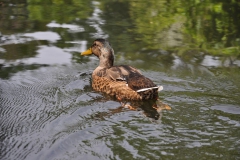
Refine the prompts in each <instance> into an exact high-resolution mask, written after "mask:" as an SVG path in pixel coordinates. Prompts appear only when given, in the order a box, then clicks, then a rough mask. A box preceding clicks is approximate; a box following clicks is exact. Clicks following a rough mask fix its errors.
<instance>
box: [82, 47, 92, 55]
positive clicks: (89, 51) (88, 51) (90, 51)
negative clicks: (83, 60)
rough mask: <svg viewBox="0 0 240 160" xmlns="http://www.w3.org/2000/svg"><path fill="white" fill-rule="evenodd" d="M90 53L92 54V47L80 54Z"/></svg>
mask: <svg viewBox="0 0 240 160" xmlns="http://www.w3.org/2000/svg"><path fill="white" fill-rule="evenodd" d="M90 54H92V49H91V48H89V49H88V50H86V51H84V52H82V53H81V55H82V56H86V55H90Z"/></svg>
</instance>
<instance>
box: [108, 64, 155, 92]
mask: <svg viewBox="0 0 240 160" xmlns="http://www.w3.org/2000/svg"><path fill="white" fill-rule="evenodd" d="M106 76H107V77H108V78H110V79H112V80H114V81H126V84H127V85H128V87H130V88H131V89H133V90H135V91H137V90H140V89H144V88H152V87H156V85H155V84H154V83H153V82H152V81H151V80H150V79H149V78H147V77H145V76H143V75H142V74H141V72H140V71H138V70H137V69H136V68H134V67H131V66H127V65H120V66H113V67H111V68H109V69H107V70H106Z"/></svg>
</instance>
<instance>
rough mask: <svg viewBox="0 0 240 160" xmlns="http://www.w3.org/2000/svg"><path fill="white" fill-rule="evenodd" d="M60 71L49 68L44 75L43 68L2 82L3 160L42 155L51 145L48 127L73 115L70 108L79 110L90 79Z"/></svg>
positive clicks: (0, 113)
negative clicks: (39, 153)
mask: <svg viewBox="0 0 240 160" xmlns="http://www.w3.org/2000/svg"><path fill="white" fill-rule="evenodd" d="M51 69H52V70H51ZM57 71H58V72H56V69H55V68H50V69H49V70H48V72H45V69H44V68H43V69H40V70H38V71H37V72H36V71H25V72H23V73H21V72H20V73H18V74H16V75H15V76H13V77H12V78H11V79H9V80H1V83H0V88H1V89H0V93H1V94H0V104H1V112H0V116H1V119H0V123H1V130H3V131H4V133H3V135H1V142H2V143H3V144H5V145H4V148H3V149H2V150H1V157H11V158H12V159H16V158H19V159H25V158H26V156H27V155H28V154H30V153H32V152H35V153H36V152H38V151H40V150H41V149H42V148H44V147H45V144H46V142H47V141H48V136H44V135H47V133H48V132H49V131H48V130H46V128H47V129H49V128H48V127H47V125H48V124H49V123H51V122H52V121H53V120H55V119H58V117H59V115H60V114H66V113H68V112H71V110H70V109H69V108H71V107H72V108H74V107H75V108H77V106H76V104H75V100H76V97H78V96H79V95H81V92H82V90H84V89H85V88H88V86H87V85H89V78H86V79H85V78H84V77H76V76H75V75H69V74H68V76H65V75H67V74H65V73H66V72H65V71H64V70H63V69H62V70H61V69H59V68H58V70H57ZM61 72H62V73H61ZM68 73H69V72H68ZM75 73H77V72H75ZM61 74H62V75H64V76H61ZM69 95H71V96H69ZM74 105H75V106H74ZM65 109H66V111H65ZM50 130H51V129H50Z"/></svg>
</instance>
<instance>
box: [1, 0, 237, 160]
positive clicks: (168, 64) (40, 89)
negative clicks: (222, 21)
mask: <svg viewBox="0 0 240 160" xmlns="http://www.w3.org/2000/svg"><path fill="white" fill-rule="evenodd" d="M147 2H148V6H149V7H147V8H146V7H144V6H146V3H147ZM147 2H146V3H143V2H139V1H134V2H131V1H106V2H98V1H84V2H81V1H59V2H57V1H56V2H54V3H53V2H52V1H42V2H41V1H24V0H23V1H19V2H15V1H8V2H3V3H2V6H1V10H0V16H1V17H0V32H1V34H0V41H1V44H0V67H1V70H0V124H1V130H0V159H3V160H8V159H27V160H28V159H29V160H30V159H31V160H32V159H240V100H239V97H240V83H239V79H240V70H239V66H240V60H239V52H238V50H237V47H239V46H238V45H239V44H238V38H239V37H237V36H235V37H234V36H229V37H225V38H226V39H227V40H226V41H224V38H223V37H224V36H223V35H224V34H225V32H223V31H220V30H219V28H214V27H216V26H214V25H213V26H211V24H210V23H209V25H207V26H206V25H204V24H205V21H204V20H202V19H201V18H199V19H198V21H197V22H198V23H197V24H196V26H193V27H192V28H193V30H190V28H191V27H190V28H185V30H181V32H180V30H179V27H180V28H181V26H183V25H185V26H188V25H190V24H189V22H188V21H187V22H186V21H183V20H184V19H185V18H186V17H187V16H189V15H188V14H186V13H188V12H185V10H184V9H186V8H184V7H189V6H191V5H195V6H199V8H195V10H196V11H199V10H200V11H201V12H198V13H199V15H200V17H202V16H203V15H204V16H205V18H206V17H207V18H208V19H207V22H209V21H208V20H209V17H210V18H211V16H212V17H213V18H216V14H213V12H214V13H217V15H221V13H222V12H223V11H224V13H228V14H229V15H231V14H236V13H235V11H236V10H237V9H238V5H237V3H233V2H232V3H229V6H228V7H231V8H232V12H227V11H228V9H226V5H227V4H225V3H222V5H223V9H222V10H221V8H220V9H219V5H220V4H219V3H211V2H208V3H207V2H206V3H203V2H202V3H201V4H194V3H189V4H188V5H186V4H184V1H177V2H178V3H174V5H173V4H172V5H167V4H166V2H165V1H163V0H162V1H158V2H155V1H147ZM169 3H170V2H169ZM153 4H154V5H153ZM86 6H88V7H86ZM204 6H210V7H209V8H210V9H209V8H208V9H209V10H204ZM211 7H212V8H213V9H212V8H211ZM159 8H160V9H159ZM193 8H194V7H193ZM150 9H151V12H150V11H149V10H150ZM175 9H177V10H175ZM205 9H206V8H205ZM195 10H194V9H193V11H192V12H191V13H195ZM123 11H124V12H123ZM207 11H208V13H211V14H209V15H208V16H207V15H206V13H205V12H207ZM148 13H151V14H150V15H148ZM183 13H185V14H183ZM183 15H185V16H186V17H184V16H183ZM199 15H195V17H194V16H193V15H192V16H193V17H192V19H190V20H192V21H195V20H196V17H198V16H199ZM225 15H226V14H225ZM151 16H152V18H149V17H151ZM179 16H180V18H179ZM177 17H178V18H177ZM230 17H231V16H230ZM232 17H233V18H234V16H232ZM188 18H189V17H188ZM217 18H218V16H217ZM225 18H229V17H225ZM174 19H178V20H179V21H173V20H174ZM149 20H151V21H152V22H151V23H150V22H149ZM158 20H159V21H160V22H161V25H158V23H157V22H158ZM180 22H181V23H180ZM183 22H184V23H183ZM200 22H201V23H200ZM150 24H153V25H152V26H151V25H150ZM238 25H239V24H238V23H237V21H234V22H232V25H229V27H233V28H234V26H235V27H236V26H238ZM159 26H160V27H159ZM169 26H170V28H169V30H166V28H168V27H169ZM161 27H162V28H161ZM194 28H195V29H196V30H195V29H194ZM236 28H237V27H236ZM236 28H235V30H234V29H232V32H234V33H238V32H239V30H237V29H236ZM206 30H207V31H210V30H214V34H213V33H212V32H211V34H210V32H206ZM220 32H221V34H220ZM190 33H191V34H190ZM189 34H190V35H189ZM226 34H227V33H226ZM236 35H237V34H236ZM204 36H205V38H206V39H204V38H203V37H204ZM221 36H222V37H221ZM99 37H103V38H108V39H109V41H110V43H111V44H112V46H113V47H114V49H115V54H116V64H129V65H131V66H134V67H136V68H139V69H140V70H141V71H142V73H143V74H144V75H146V76H147V77H149V78H150V79H152V80H153V81H154V82H155V83H156V84H159V85H162V86H163V87H164V90H163V91H161V92H160V94H159V98H160V100H161V101H162V103H164V104H167V105H169V106H170V107H171V110H162V111H161V112H159V113H158V112H156V110H155V109H153V108H152V103H151V102H139V103H135V104H134V105H135V107H136V110H130V109H128V108H123V107H121V104H120V103H119V102H118V101H116V100H115V99H113V98H112V97H109V96H107V95H105V94H102V93H99V92H95V91H94V90H93V89H92V87H91V72H92V71H93V70H94V69H95V68H96V66H97V65H98V60H97V59H96V57H81V56H80V55H79V52H81V51H84V50H85V49H87V48H88V47H89V46H90V44H91V43H92V41H93V40H94V39H95V38H99ZM164 37H165V38H164ZM189 37H191V38H189ZM219 37H221V38H222V39H221V38H219ZM194 38H195V39H194ZM203 39H204V41H203ZM219 39H220V40H219ZM161 42H162V43H161ZM193 42H194V43H195V44H193ZM229 42H231V43H229ZM200 43H202V46H201V47H199V44H200ZM197 46H198V47H197ZM235 49H236V50H235ZM233 50H234V52H233ZM132 104H133V103H132Z"/></svg>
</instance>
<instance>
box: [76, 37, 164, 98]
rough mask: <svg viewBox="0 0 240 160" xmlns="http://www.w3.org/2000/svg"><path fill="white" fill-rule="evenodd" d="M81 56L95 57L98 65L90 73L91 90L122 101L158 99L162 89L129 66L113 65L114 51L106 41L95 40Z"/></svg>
mask: <svg viewBox="0 0 240 160" xmlns="http://www.w3.org/2000/svg"><path fill="white" fill-rule="evenodd" d="M81 55H82V56H86V55H95V56H96V57H98V59H99V65H98V66H97V68H96V69H95V70H94V71H93V73H92V88H93V89H94V90H95V91H98V92H103V93H106V94H107V95H110V96H113V97H116V98H117V99H118V100H120V101H124V100H151V99H155V100H157V99H158V92H159V91H161V90H162V89H163V87H162V86H157V85H156V84H155V83H154V82H153V81H152V80H150V79H149V78H147V77H145V76H144V75H143V74H142V73H141V72H140V71H139V70H138V69H136V68H134V67H132V66H129V65H114V50H113V48H112V47H111V45H110V43H109V42H108V40H106V39H102V38H99V39H96V40H94V42H93V44H92V45H91V47H90V48H89V49H87V50H86V51H84V52H82V53H81Z"/></svg>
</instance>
